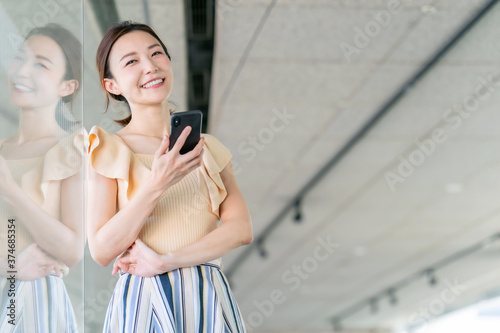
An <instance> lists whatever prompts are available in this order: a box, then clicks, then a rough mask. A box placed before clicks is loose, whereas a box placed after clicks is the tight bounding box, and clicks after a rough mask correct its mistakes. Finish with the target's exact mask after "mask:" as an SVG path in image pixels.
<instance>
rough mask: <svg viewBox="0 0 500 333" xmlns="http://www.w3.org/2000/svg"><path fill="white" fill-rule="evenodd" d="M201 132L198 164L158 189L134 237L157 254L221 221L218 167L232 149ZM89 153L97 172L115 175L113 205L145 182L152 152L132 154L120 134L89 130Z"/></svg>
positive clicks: (222, 194) (125, 199)
mask: <svg viewBox="0 0 500 333" xmlns="http://www.w3.org/2000/svg"><path fill="white" fill-rule="evenodd" d="M202 136H204V137H205V143H204V153H203V161H202V165H201V166H200V167H198V168H197V169H195V170H193V171H191V172H190V173H189V174H187V175H186V176H184V178H182V179H181V180H180V181H179V182H178V183H176V184H174V185H173V186H171V187H170V188H168V189H167V190H166V191H165V192H164V193H163V195H162V196H161V198H160V200H159V201H158V203H157V204H156V206H155V208H154V209H153V211H152V212H151V214H150V215H149V217H148V218H147V220H146V223H145V224H144V226H143V228H142V230H141V231H140V233H139V238H140V239H141V240H142V241H143V242H144V243H145V244H146V245H148V246H149V247H150V248H152V249H153V250H154V251H155V252H157V253H159V254H166V253H168V252H171V251H175V250H177V249H179V248H182V247H184V246H187V245H190V244H193V243H195V242H197V241H198V240H200V239H201V238H202V237H203V236H205V235H207V234H208V233H210V232H211V231H213V230H214V229H216V228H217V224H218V222H219V220H220V214H219V206H220V204H221V203H222V202H223V201H224V199H225V197H226V194H227V193H226V188H225V187H224V183H223V182H222V178H221V176H220V172H221V171H222V170H223V169H224V167H225V166H226V165H227V164H228V163H229V161H230V159H231V153H230V152H229V150H228V149H227V148H226V147H225V146H224V145H223V144H222V143H221V142H220V141H219V140H217V139H216V138H215V137H213V136H212V135H209V134H202ZM88 154H89V161H90V166H91V167H92V168H93V169H94V170H95V171H96V172H97V173H99V174H101V175H103V176H105V177H107V178H111V179H116V181H117V186H118V192H117V198H116V200H117V206H118V210H121V209H122V208H123V207H125V206H126V205H127V203H128V202H129V201H130V200H131V198H132V197H133V196H134V194H135V193H136V191H137V190H138V189H139V187H140V186H141V185H142V184H143V183H144V181H145V179H146V177H147V176H148V173H149V172H150V171H151V165H152V163H153V159H154V156H153V155H143V154H136V153H134V152H133V151H132V150H131V149H130V148H129V147H128V146H127V145H126V144H125V142H124V141H123V140H122V139H121V138H120V137H119V136H117V135H115V134H110V133H107V132H105V131H104V130H103V129H101V128H100V127H98V126H94V127H93V128H92V129H91V131H90V133H89V142H88ZM90 195H92V194H90Z"/></svg>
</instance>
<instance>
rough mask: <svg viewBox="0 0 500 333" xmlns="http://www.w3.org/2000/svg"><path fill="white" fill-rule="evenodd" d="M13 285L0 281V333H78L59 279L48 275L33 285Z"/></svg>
mask: <svg viewBox="0 0 500 333" xmlns="http://www.w3.org/2000/svg"><path fill="white" fill-rule="evenodd" d="M13 281H15V282H14V283H13V284H11V280H9V279H7V278H5V277H0V292H1V299H0V303H1V308H0V332H2V333H11V332H12V333H14V332H15V333H24V332H26V333H28V332H29V333H46V332H51V333H52V332H58V333H59V332H64V333H74V332H78V330H77V324H76V318H75V313H74V311H73V307H72V305H71V301H70V299H69V296H68V292H67V291H66V286H65V285H64V282H63V279H62V278H60V277H58V276H57V275H55V274H53V275H52V274H51V275H48V276H46V277H43V278H40V279H37V280H33V281H21V280H13ZM14 294H15V296H14ZM11 300H14V303H13V302H12V301H11ZM12 303H13V304H15V308H13V307H12V306H11V304H12ZM9 306H10V307H11V308H8V307H9ZM12 319H14V321H12ZM13 324H14V325H13Z"/></svg>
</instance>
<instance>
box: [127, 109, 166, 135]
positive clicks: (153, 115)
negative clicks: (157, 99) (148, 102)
mask: <svg viewBox="0 0 500 333" xmlns="http://www.w3.org/2000/svg"><path fill="white" fill-rule="evenodd" d="M131 109H132V119H131V120H130V123H129V124H128V125H127V130H128V132H129V133H137V134H142V135H147V136H153V137H157V138H160V139H161V138H163V136H164V135H165V134H166V135H170V109H169V106H168V101H165V102H164V103H162V104H161V105H152V106H142V105H141V106H140V107H132V106H131Z"/></svg>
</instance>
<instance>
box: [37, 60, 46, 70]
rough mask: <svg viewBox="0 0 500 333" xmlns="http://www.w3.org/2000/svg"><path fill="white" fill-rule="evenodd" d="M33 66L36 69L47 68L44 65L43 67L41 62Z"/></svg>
mask: <svg viewBox="0 0 500 333" xmlns="http://www.w3.org/2000/svg"><path fill="white" fill-rule="evenodd" d="M35 66H36V67H40V68H45V69H47V66H45V65H44V64H42V63H41V62H37V63H36V64H35Z"/></svg>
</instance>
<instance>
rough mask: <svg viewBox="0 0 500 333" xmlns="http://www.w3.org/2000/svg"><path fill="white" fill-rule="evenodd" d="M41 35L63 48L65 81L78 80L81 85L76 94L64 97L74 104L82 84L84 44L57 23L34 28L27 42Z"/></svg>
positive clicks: (65, 100)
mask: <svg viewBox="0 0 500 333" xmlns="http://www.w3.org/2000/svg"><path fill="white" fill-rule="evenodd" d="M40 35H41V36H45V37H49V38H50V39H52V40H53V41H55V42H56V43H57V44H58V45H59V46H60V47H61V49H62V51H63V53H64V58H65V60H66V74H65V76H64V79H65V80H76V81H78V83H79V84H78V87H77V89H76V90H75V92H73V93H72V94H71V95H68V96H65V97H63V101H64V102H65V103H72V102H73V99H74V96H75V95H76V93H77V91H78V89H80V86H81V82H82V43H80V41H79V40H78V39H77V38H76V37H75V36H74V35H73V34H72V33H71V32H70V31H69V30H67V29H66V28H63V27H62V26H60V25H59V24H56V23H50V24H47V25H46V26H43V27H38V28H34V29H33V30H31V31H30V32H29V33H28V35H27V36H26V38H25V40H28V39H29V38H30V37H33V36H40Z"/></svg>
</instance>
